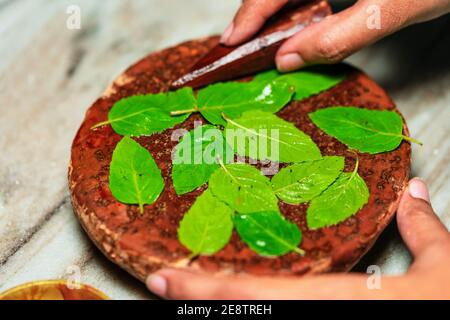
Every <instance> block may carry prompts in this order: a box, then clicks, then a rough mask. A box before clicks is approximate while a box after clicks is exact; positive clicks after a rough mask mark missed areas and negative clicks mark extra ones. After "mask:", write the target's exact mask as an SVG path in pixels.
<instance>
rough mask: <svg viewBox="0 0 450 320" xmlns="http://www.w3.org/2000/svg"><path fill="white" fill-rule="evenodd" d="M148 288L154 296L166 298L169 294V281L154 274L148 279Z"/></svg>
mask: <svg viewBox="0 0 450 320" xmlns="http://www.w3.org/2000/svg"><path fill="white" fill-rule="evenodd" d="M147 287H148V289H149V290H150V291H152V292H153V293H154V294H156V295H158V296H160V297H165V296H166V293H167V281H166V279H165V278H163V277H161V276H159V275H157V274H152V275H151V276H149V277H148V278H147Z"/></svg>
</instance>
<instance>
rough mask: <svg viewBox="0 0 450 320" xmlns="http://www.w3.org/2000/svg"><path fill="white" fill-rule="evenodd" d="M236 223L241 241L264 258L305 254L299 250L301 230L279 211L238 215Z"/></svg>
mask: <svg viewBox="0 0 450 320" xmlns="http://www.w3.org/2000/svg"><path fill="white" fill-rule="evenodd" d="M234 223H235V226H236V230H237V232H238V234H239V236H240V237H241V239H242V240H243V241H244V242H245V243H246V244H247V245H248V246H249V247H250V248H251V249H252V250H254V251H255V252H257V253H258V254H260V255H262V256H269V257H273V256H281V255H284V254H286V253H289V252H291V251H295V252H297V253H299V254H304V252H303V250H301V249H299V248H298V245H299V244H300V242H301V240H302V234H301V231H300V229H299V228H298V226H297V225H295V224H294V223H291V222H289V221H287V220H286V219H285V218H284V217H283V216H282V215H281V214H280V213H279V212H278V211H264V212H257V213H249V214H236V216H235V219H234Z"/></svg>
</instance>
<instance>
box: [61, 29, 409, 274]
mask: <svg viewBox="0 0 450 320" xmlns="http://www.w3.org/2000/svg"><path fill="white" fill-rule="evenodd" d="M217 41H218V39H217V38H208V39H202V40H196V41H190V42H186V43H183V44H181V45H178V46H176V47H174V48H170V49H167V50H163V51H160V52H156V53H153V54H151V55H149V56H148V57H146V58H144V59H143V60H141V61H140V62H138V63H137V64H135V65H134V66H132V67H130V68H129V69H128V70H127V71H126V72H125V73H124V74H123V75H122V76H120V77H119V78H118V79H117V80H116V82H115V83H114V84H113V85H112V86H111V87H110V88H109V89H108V91H107V92H106V93H105V94H104V95H103V96H102V97H101V98H99V99H98V100H97V101H96V102H95V103H94V104H93V105H92V106H91V108H90V109H89V110H88V112H87V114H86V118H85V119H84V121H83V123H82V124H81V128H80V129H79V131H78V133H77V135H76V137H75V140H74V142H73V146H72V156H71V163H70V168H69V186H70V191H71V196H72V203H73V207H74V211H75V214H76V215H77V217H78V218H79V220H80V222H81V224H82V225H83V227H84V229H85V230H86V232H87V233H88V235H89V237H90V238H91V239H92V240H93V241H94V243H95V244H96V245H97V247H98V248H99V249H100V250H101V251H102V252H103V253H104V254H105V255H106V256H107V257H108V258H109V259H110V260H111V261H113V262H114V263H116V264H118V265H119V266H121V267H122V268H124V269H125V270H127V271H128V272H129V273H131V274H132V275H134V276H135V277H137V278H138V279H140V280H144V279H145V278H146V276H147V275H148V274H150V273H152V272H154V271H156V270H157V269H159V268H162V267H181V268H189V269H193V270H194V269H195V270H203V271H205V272H209V273H227V274H233V273H242V274H253V275H304V274H311V273H323V272H331V271H348V270H349V269H351V268H352V266H353V265H354V264H355V263H356V262H357V261H358V260H359V259H360V258H361V257H362V256H363V255H364V254H365V253H366V252H367V250H369V248H370V247H371V246H372V245H373V243H374V242H375V240H376V239H377V237H378V236H379V235H380V233H381V232H382V231H383V229H384V228H385V227H386V225H387V224H388V223H389V222H390V220H391V219H392V217H393V216H394V213H395V210H396V208H397V205H398V201H399V198H400V196H401V194H402V192H403V191H404V189H405V187H406V185H407V181H408V176H409V170H410V155H411V147H410V144H409V143H408V142H402V144H401V145H400V146H399V148H397V149H396V150H394V151H392V152H388V153H383V154H378V155H369V154H359V155H358V157H359V159H360V167H359V174H360V175H361V176H362V177H363V179H364V180H365V182H366V183H367V185H368V187H369V189H370V198H369V202H368V204H367V205H366V206H365V207H364V208H363V209H362V210H360V211H359V212H358V213H357V214H356V215H355V216H353V217H351V218H349V219H347V220H346V221H344V222H342V223H340V224H338V225H336V226H333V227H329V228H323V229H319V230H316V231H311V230H308V228H307V226H306V219H305V212H306V209H307V205H287V204H284V203H281V202H280V208H281V212H282V213H283V215H284V216H286V218H288V219H289V220H290V221H293V222H295V223H296V224H298V226H299V227H300V228H301V229H302V232H303V238H304V240H303V243H302V245H301V247H302V248H303V249H304V250H305V251H306V255H305V256H303V257H302V256H300V255H298V254H296V253H290V254H287V255H285V256H282V257H279V258H275V259H269V258H263V257H260V256H258V255H257V254H256V253H254V252H252V251H251V250H250V249H249V248H248V247H247V246H246V245H245V244H244V243H243V242H242V241H241V240H240V239H239V237H238V236H237V235H236V234H234V235H233V236H232V239H231V241H230V243H229V244H228V245H227V246H226V247H225V248H224V249H223V250H222V251H220V252H219V253H217V254H215V255H213V256H210V257H206V256H205V257H199V258H197V259H195V260H193V261H190V260H189V259H188V257H189V251H188V250H187V249H186V248H184V247H183V246H182V245H181V244H180V243H179V241H178V239H177V228H178V225H179V222H180V220H181V219H182V217H183V215H184V213H185V212H186V211H187V210H188V209H189V207H190V206H191V205H192V204H193V202H194V201H195V199H196V197H197V196H198V195H200V194H201V193H202V192H203V190H204V189H205V188H204V187H203V188H201V189H199V190H197V191H194V192H192V193H189V194H187V195H184V196H180V197H179V196H177V195H176V194H175V191H174V188H173V186H172V180H171V176H170V172H171V150H172V148H173V147H174V146H175V145H176V143H175V142H173V141H171V133H172V131H173V129H171V130H167V131H165V132H163V133H161V134H154V135H152V136H150V137H141V138H139V139H137V140H138V142H139V143H140V144H141V145H142V146H144V147H145V148H147V149H148V150H149V151H150V152H151V154H152V155H153V157H154V158H155V161H156V163H157V164H158V166H159V168H160V169H161V171H162V173H163V176H164V180H165V185H166V186H165V190H164V192H163V193H162V194H161V196H160V197H159V199H158V200H157V201H156V202H155V203H154V204H152V205H147V206H145V214H144V215H141V214H139V209H138V207H137V206H130V205H125V204H121V203H119V202H117V201H116V200H115V199H114V198H113V196H112V195H111V192H110V190H109V188H108V175H109V164H110V161H111V156H112V153H113V150H114V148H115V146H116V144H117V143H118V142H119V141H120V139H121V136H119V135H118V134H116V133H114V131H113V130H112V128H111V126H104V127H101V128H98V129H95V130H91V129H90V128H91V127H92V126H93V125H95V124H97V123H98V122H101V121H104V120H106V119H107V117H108V111H109V109H110V108H111V107H112V105H113V104H114V103H115V102H116V101H118V100H120V99H122V98H124V97H128V96H131V95H136V94H145V93H157V92H161V91H165V90H167V89H168V87H169V85H170V83H171V82H172V81H173V80H174V79H177V78H178V77H180V76H181V75H182V74H184V73H186V72H187V71H188V70H189V69H190V67H191V66H192V65H194V64H195V63H196V61H198V60H199V59H200V58H201V57H202V56H203V55H204V54H206V53H207V52H208V51H209V50H210V49H211V48H212V47H214V46H215V45H216V44H217ZM333 105H344V106H345V105H347V106H361V107H364V108H367V109H376V110H392V111H397V110H396V108H395V105H394V103H393V102H392V100H391V99H390V98H389V96H388V95H387V94H386V93H385V92H384V91H383V89H381V88H380V87H379V86H378V85H377V84H376V83H375V82H374V81H372V80H371V79H369V78H368V77H367V75H365V74H364V73H362V72H360V71H358V70H356V69H353V68H350V71H349V75H348V77H347V79H346V80H344V81H343V82H342V83H340V84H339V85H337V86H336V87H334V88H332V89H330V90H328V91H326V92H323V93H321V94H319V95H317V96H313V97H311V98H309V99H306V100H304V101H301V102H292V103H290V104H289V105H288V106H287V107H286V108H284V109H283V110H282V111H280V112H279V113H278V116H279V117H281V118H283V119H285V120H287V121H290V122H292V123H294V124H295V125H296V126H297V127H298V128H299V129H301V130H302V131H304V132H306V133H307V134H309V135H310V136H311V137H312V139H313V140H314V141H315V142H316V143H317V145H318V146H319V148H320V149H321V151H322V154H324V155H340V156H345V157H346V171H351V170H352V169H353V168H354V164H355V154H354V153H352V152H351V151H349V150H348V148H347V147H346V146H345V145H343V144H341V143H340V142H338V141H337V140H335V139H334V138H332V137H330V136H327V135H326V134H324V133H323V132H322V131H320V130H319V129H318V128H317V127H315V126H314V125H313V123H312V122H311V121H310V120H309V118H308V113H309V112H312V111H314V110H317V109H320V108H324V107H328V106H333ZM397 112H398V111H397ZM194 121H203V122H205V120H204V119H202V117H201V116H200V115H197V114H196V115H192V116H191V117H190V118H189V119H188V120H187V121H186V122H185V123H183V124H181V125H178V126H177V127H176V128H186V129H188V130H190V129H192V128H193V123H194ZM404 134H408V132H407V128H406V125H405V126H404Z"/></svg>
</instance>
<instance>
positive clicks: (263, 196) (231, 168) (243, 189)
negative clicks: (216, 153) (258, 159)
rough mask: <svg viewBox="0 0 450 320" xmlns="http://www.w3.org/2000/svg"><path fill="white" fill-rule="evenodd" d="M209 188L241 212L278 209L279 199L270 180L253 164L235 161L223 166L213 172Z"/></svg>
mask: <svg viewBox="0 0 450 320" xmlns="http://www.w3.org/2000/svg"><path fill="white" fill-rule="evenodd" d="M209 188H210V189H211V192H212V193H213V194H214V195H215V196H216V197H217V198H219V199H220V200H222V201H223V202H225V203H226V204H228V205H229V206H230V207H231V208H233V209H234V210H236V211H237V212H239V213H252V212H258V211H265V210H274V211H278V199H277V197H276V196H275V194H274V193H273V191H272V188H271V185H270V180H269V179H268V178H267V177H265V176H263V175H262V174H261V172H260V171H259V170H258V169H257V168H255V167H253V166H251V165H248V164H241V163H233V164H229V165H225V166H223V167H222V168H220V169H218V170H217V171H215V172H214V173H213V174H212V176H211V178H210V179H209Z"/></svg>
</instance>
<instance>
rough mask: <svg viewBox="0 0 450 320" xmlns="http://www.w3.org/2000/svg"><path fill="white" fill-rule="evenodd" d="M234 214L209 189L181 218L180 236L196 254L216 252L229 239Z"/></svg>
mask: <svg viewBox="0 0 450 320" xmlns="http://www.w3.org/2000/svg"><path fill="white" fill-rule="evenodd" d="M232 215H233V210H232V209H230V207H228V206H227V205H226V204H225V203H223V202H221V201H219V200H218V199H217V198H216V197H214V196H213V195H212V194H211V192H210V191H209V190H206V191H205V192H204V193H203V194H202V195H201V196H200V197H198V198H197V200H196V201H195V202H194V204H193V205H192V207H191V208H190V209H189V211H188V212H187V213H186V214H185V215H184V217H183V220H181V222H180V227H179V228H178V238H179V240H180V242H181V243H182V244H183V245H184V246H185V247H186V248H188V249H189V250H191V251H192V253H193V255H198V254H205V255H211V254H214V253H216V252H217V251H219V250H221V249H222V248H223V247H224V246H225V245H226V244H227V243H228V241H229V240H230V237H231V233H232V231H233V220H232Z"/></svg>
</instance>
